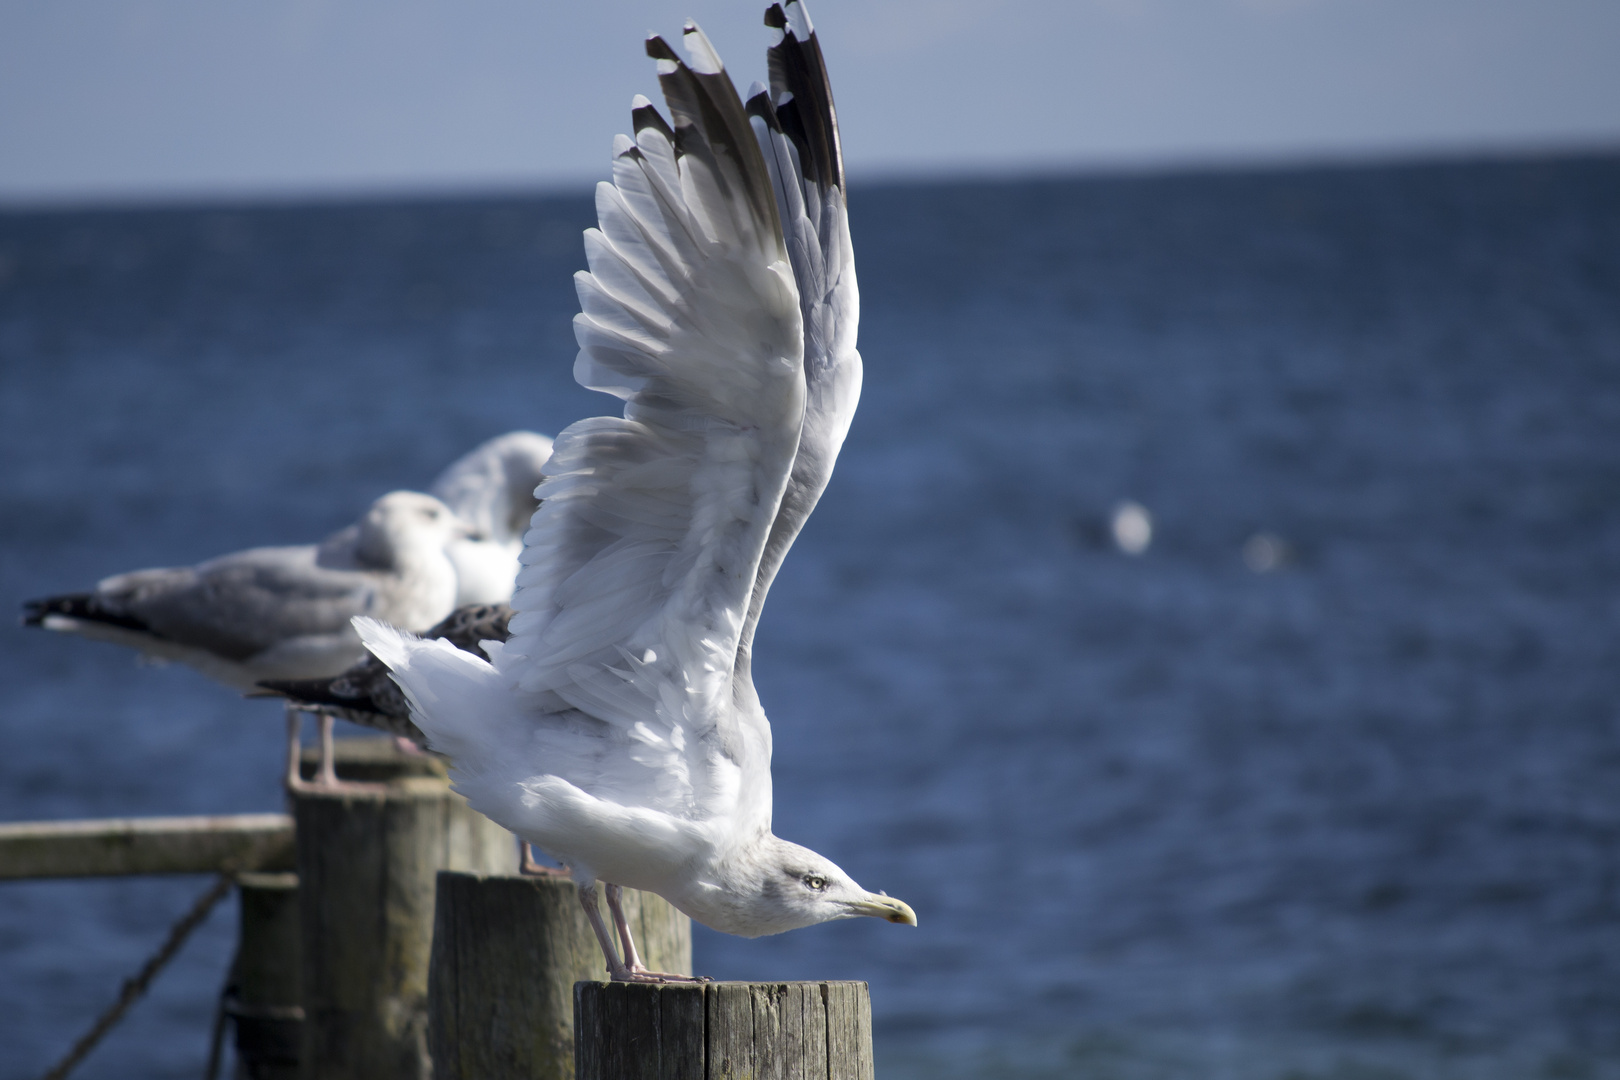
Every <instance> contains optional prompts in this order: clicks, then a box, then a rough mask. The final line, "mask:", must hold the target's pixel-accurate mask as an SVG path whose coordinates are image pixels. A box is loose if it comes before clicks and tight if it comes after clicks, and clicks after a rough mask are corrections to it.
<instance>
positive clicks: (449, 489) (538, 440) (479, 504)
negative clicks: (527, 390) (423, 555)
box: [428, 431, 551, 607]
mask: <svg viewBox="0 0 1620 1080" xmlns="http://www.w3.org/2000/svg"><path fill="white" fill-rule="evenodd" d="M549 457H551V439H549V438H547V437H546V436H544V435H537V434H535V433H534V432H532V431H510V432H507V433H506V434H505V435H500V436H497V437H496V438H493V439H491V440H489V441H488V442H486V443H484V444H483V445H481V446H478V447H475V448H474V449H473V450H471V451H469V452H468V453H467V454H465V455H464V456H462V457H461V458H459V459H458V460H457V461H456V462H455V463H454V464H452V465H451V466H450V467H449V468H448V469H446V470H444V472H442V473H440V474H439V478H438V479H437V480H435V481H433V484H432V485H431V486H430V487H429V488H428V493H429V494H431V495H434V496H437V497H438V499H439V501H440V502H443V503H444V504H445V505H446V506H448V507H449V508H450V509H452V510H454V511H455V512H456V516H457V517H459V518H461V520H463V521H465V522H466V523H467V524H469V525H470V526H472V528H473V529H474V530H475V533H476V535H474V536H470V537H463V538H460V539H457V540H454V541H452V542H451V543H450V546H449V547H448V549H447V550H448V552H449V554H450V561H451V562H453V563H454V564H455V566H456V579H457V582H458V587H457V590H456V605H457V606H458V607H461V606H465V605H468V604H504V603H506V602H507V601H509V600H511V599H512V587H513V584H514V582H515V581H516V580H517V572H518V555H519V554H520V553H521V552H522V551H523V533H524V530H526V529H527V528H528V527H529V518H530V517H532V516H533V515H534V510H535V507H536V506H537V505H539V504H538V501H537V500H536V499H535V497H534V489H535V487H536V486H537V485H539V483H540V481H541V480H542V479H543V478H544V477H545V473H544V472H543V471H542V470H544V468H545V465H546V459H547V458H549Z"/></svg>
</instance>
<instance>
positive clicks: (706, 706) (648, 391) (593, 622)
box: [497, 25, 805, 805]
mask: <svg viewBox="0 0 1620 1080" xmlns="http://www.w3.org/2000/svg"><path fill="white" fill-rule="evenodd" d="M686 37H687V43H688V47H689V51H690V52H691V53H692V56H693V63H692V65H688V64H685V63H682V62H681V61H680V60H679V59H678V58H676V57H675V55H674V53H673V50H671V49H670V48H669V46H668V45H667V44H666V43H664V42H663V41H662V39H657V38H655V39H652V40H651V41H649V43H648V53H649V55H652V56H653V57H654V58H655V59H657V60H659V61H660V64H659V68H660V76H659V79H660V83H661V85H662V88H663V90H664V93H665V97H666V100H667V102H668V104H669V108H670V115H671V121H669V122H665V121H664V120H663V118H662V117H660V116H659V115H658V114H657V112H656V110H654V109H653V108H652V106H651V105H650V104H647V103H646V102H645V101H644V99H641V100H638V101H637V102H636V103H635V106H634V108H633V112H632V119H633V121H634V123H635V127H636V137H635V140H634V142H633V143H632V142H631V141H630V140H627V139H624V140H621V141H620V142H619V143H618V144H617V145H616V149H617V154H616V157H615V162H614V173H613V175H614V182H613V183H612V184H603V185H600V186H599V187H598V191H597V216H598V226H599V227H598V228H597V229H594V230H591V231H590V232H588V233H587V235H586V245H585V247H586V259H587V264H588V266H589V270H588V271H587V272H582V273H581V274H579V275H577V277H576V284H577V286H578V291H579V296H580V314H579V315H578V316H576V318H575V322H574V327H575V336H576V338H577V340H578V341H579V346H580V354H579V359H578V360H577V361H576V365H575V371H576V377H577V378H578V379H579V381H580V382H581V383H582V384H584V385H586V386H589V387H592V388H594V389H600V390H605V391H607V392H609V393H614V394H616V395H618V396H620V397H622V398H623V399H624V400H625V409H624V416H623V417H622V418H617V417H598V418H595V419H591V420H585V421H581V422H580V423H578V424H575V425H573V426H572V427H570V428H569V429H567V430H566V431H564V432H563V433H562V434H561V435H560V436H558V438H557V441H556V444H555V446H554V449H553V453H552V457H551V460H550V462H549V463H548V465H547V473H548V476H547V479H546V481H545V483H544V484H543V485H542V488H541V490H540V492H539V495H540V498H541V500H542V501H541V510H540V511H539V512H538V513H536V515H535V517H534V521H533V523H532V526H531V528H530V531H529V533H528V535H527V536H526V537H525V549H524V553H523V563H524V567H523V570H522V571H521V572H520V573H519V575H518V588H517V592H516V595H515V596H514V598H513V602H512V606H513V608H514V610H515V612H516V614H515V615H514V617H513V620H512V627H511V628H512V636H511V639H510V640H509V641H508V643H507V645H506V646H505V647H504V648H503V649H502V650H501V652H500V654H499V656H498V658H497V667H498V668H499V671H500V673H501V675H502V676H503V677H506V678H508V679H510V680H511V681H512V682H513V683H514V684H515V686H516V687H517V688H519V689H520V690H521V691H523V692H525V693H527V694H530V695H533V700H534V701H535V702H539V703H542V705H541V707H542V708H544V709H550V710H552V711H562V710H573V711H576V712H577V713H580V714H583V715H584V716H585V717H588V718H590V719H591V720H593V721H595V722H597V723H599V724H602V725H605V727H606V728H607V729H609V730H611V731H614V732H616V733H617V734H616V735H615V736H614V737H616V738H623V739H626V740H628V741H629V743H630V744H631V746H632V748H633V750H634V753H633V754H632V758H633V759H635V760H638V761H641V762H642V763H643V765H644V766H645V767H652V766H653V765H654V764H657V766H658V768H657V770H655V771H659V772H661V773H663V774H666V775H665V778H664V779H662V780H660V781H659V782H658V783H659V785H661V787H660V788H659V789H660V790H661V791H663V793H664V794H663V796H661V798H663V799H669V798H675V795H674V794H672V792H676V791H677V790H678V791H679V798H678V801H679V802H681V803H682V805H690V804H691V801H692V798H693V794H694V791H695V788H696V787H698V786H705V785H708V786H712V785H713V784H715V783H720V782H721V781H720V780H719V779H718V778H713V777H708V776H707V775H706V773H705V767H704V765H703V761H702V757H703V755H704V754H706V753H707V754H712V753H715V752H716V751H715V747H719V748H720V749H719V753H721V754H722V756H732V757H735V756H737V755H739V754H742V753H744V752H746V750H745V748H746V747H748V746H763V747H768V743H769V734H768V729H766V730H765V731H763V732H747V731H741V730H735V725H737V724H738V723H741V722H742V721H740V720H739V719H738V710H737V709H735V707H734V697H735V695H734V693H733V687H732V678H733V672H734V670H735V667H736V651H737V648H738V642H739V639H740V634H741V630H742V626H743V623H744V620H745V618H746V612H747V608H748V603H749V598H750V596H751V594H752V590H753V583H754V580H755V578H756V576H757V573H758V566H759V560H760V557H761V553H762V551H763V549H764V543H765V539H766V536H767V535H768V534H769V530H770V527H771V524H772V522H773V521H774V519H775V516H776V512H777V510H778V508H779V506H780V502H781V498H782V491H783V489H784V488H785V486H786V483H787V476H788V473H789V471H790V469H791V467H792V461H793V455H794V453H795V451H796V450H797V447H798V439H799V431H800V428H801V426H802V423H803V415H804V394H805V388H804V375H803V351H802V350H803V344H802V342H803V321H802V319H803V316H802V314H801V309H800V304H799V296H798V292H797V289H796V286H795V284H794V281H793V276H792V269H791V263H790V261H789V257H788V252H787V247H786V243H785V241H784V238H783V236H782V234H781V225H780V221H779V218H778V216H777V209H776V200H775V198H774V197H773V196H772V195H771V192H770V177H769V173H768V171H767V169H766V166H765V162H764V159H763V158H762V156H761V153H760V148H759V144H758V141H757V140H756V139H755V137H754V135H753V132H752V129H751V126H750V122H749V119H748V117H747V114H746V113H745V111H744V109H743V105H742V102H741V100H740V99H739V98H738V96H737V94H736V91H735V89H733V87H732V85H731V81H730V78H729V77H728V76H727V75H726V74H725V72H724V70H723V69H722V68H720V67H719V65H718V63H717V62H716V60H715V58H714V57H713V54H712V50H711V49H709V48H708V46H707V43H706V42H705V41H704V39H703V38H702V36H701V33H700V32H699V31H697V29H696V28H695V27H693V26H690V25H689V26H688V28H687V31H686ZM761 722H762V721H761ZM706 740H707V746H706ZM767 752H768V751H767ZM671 755H675V756H677V757H680V759H681V760H680V761H679V762H675V761H673V760H672V759H671ZM669 776H674V777H678V778H682V779H681V780H680V782H679V783H676V784H675V785H674V787H673V788H672V787H671V781H670V780H669V779H668V777H669ZM722 786H724V785H723V784H722ZM705 805H707V804H705Z"/></svg>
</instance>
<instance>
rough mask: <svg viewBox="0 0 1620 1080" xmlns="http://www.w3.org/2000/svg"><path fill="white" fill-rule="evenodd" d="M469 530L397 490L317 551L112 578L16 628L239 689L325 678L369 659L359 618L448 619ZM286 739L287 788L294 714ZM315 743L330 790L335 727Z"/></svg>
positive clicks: (254, 553)
mask: <svg viewBox="0 0 1620 1080" xmlns="http://www.w3.org/2000/svg"><path fill="white" fill-rule="evenodd" d="M470 531H471V529H470V527H469V526H468V525H466V524H465V523H464V522H463V521H462V520H461V519H460V518H458V517H457V516H456V515H455V514H454V513H452V512H451V510H450V508H449V507H447V506H445V505H444V503H442V502H440V501H439V500H438V499H435V498H434V497H433V496H431V495H424V494H422V493H421V492H415V491H395V492H392V493H390V494H388V495H384V496H383V497H382V498H380V499H378V500H377V501H376V502H374V503H372V504H371V508H370V509H369V510H367V511H366V513H365V516H364V517H362V518H361V519H360V520H359V521H358V522H356V523H355V524H354V525H352V526H349V527H348V528H345V529H343V530H340V531H339V532H337V533H335V534H334V535H333V536H332V537H330V538H329V539H328V540H326V541H325V542H324V543H321V544H306V545H302V546H298V547H263V548H251V549H249V550H247V551H238V552H235V553H233V554H230V555H221V556H219V557H218V558H215V559H210V560H208V561H207V562H203V563H198V564H197V565H196V566H185V567H174V568H163V569H152V570H135V571H132V572H130V573H127V574H118V575H116V576H115V577H110V578H107V579H105V580H103V581H102V582H100V583H99V584H98V585H97V586H96V587H95V589H94V590H93V591H91V592H83V593H69V594H66V595H63V596H51V597H46V598H45V599H42V600H31V601H29V602H28V603H27V604H26V605H24V618H23V622H24V623H25V624H26V625H28V626H40V627H43V628H44V629H46V630H57V631H62V632H66V633H73V634H78V635H80V636H81V637H87V638H93V639H96V640H100V641H111V642H115V643H117V644H119V645H128V646H130V647H132V648H135V649H139V650H140V651H141V652H142V653H143V654H145V655H146V656H148V657H152V658H155V659H159V660H178V661H180V662H181V663H183V664H186V665H188V666H190V667H192V668H195V669H196V670H198V671H200V672H202V673H203V674H204V675H207V676H209V677H210V678H213V679H215V680H217V681H219V682H222V683H224V684H225V685H226V686H230V687H233V688H235V689H238V690H244V691H251V690H254V689H256V688H257V686H258V683H259V682H260V681H261V680H264V679H314V678H321V677H326V678H330V677H332V676H334V675H337V674H339V673H341V672H342V671H343V670H344V669H345V668H347V667H348V666H349V665H350V664H353V663H355V662H356V661H357V660H360V659H361V658H362V657H363V656H364V650H363V649H362V648H361V645H360V639H359V637H358V636H356V634H355V632H354V628H353V626H352V625H351V622H350V620H351V619H353V618H354V617H355V616H357V615H367V616H370V617H372V618H376V619H381V620H383V621H384V622H387V623H390V624H393V625H395V626H400V627H404V628H406V629H411V630H426V629H428V628H429V627H431V626H432V625H433V624H434V623H436V622H438V621H439V620H440V619H443V618H444V617H445V615H447V614H449V612H450V611H451V609H452V608H453V607H454V606H455V599H456V587H457V586H456V570H455V567H454V566H453V565H452V564H451V562H450V559H449V557H448V555H446V553H445V546H446V545H447V544H448V543H449V542H450V541H452V540H454V539H456V538H458V537H463V536H466V535H468V534H469V533H470ZM289 740H290V746H289V762H288V770H289V775H288V781H289V783H290V784H292V785H293V786H298V785H299V783H301V781H299V779H298V772H297V766H298V762H297V743H298V730H297V714H296V713H292V714H290V716H289ZM322 745H323V750H325V751H327V753H326V754H325V756H324V759H323V761H322V770H321V774H320V781H319V782H320V783H322V784H323V785H326V786H330V785H332V784H334V783H335V781H336V778H335V776H334V775H333V772H332V761H331V757H330V753H329V750H330V745H331V732H330V721H327V723H326V725H325V727H324V728H323V732H322Z"/></svg>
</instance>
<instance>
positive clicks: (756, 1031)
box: [574, 982, 872, 1080]
mask: <svg viewBox="0 0 1620 1080" xmlns="http://www.w3.org/2000/svg"><path fill="white" fill-rule="evenodd" d="M574 1002H575V1021H574V1022H575V1025H576V1026H575V1044H576V1047H577V1061H578V1066H579V1071H578V1074H577V1075H578V1080H623V1078H641V1077H648V1078H656V1080H745V1078H746V1080H872V1002H871V996H870V994H869V992H868V990H867V986H866V984H865V983H863V982H788V983H704V984H701V985H697V986H651V985H646V984H630V983H597V982H581V983H579V984H577V985H576V986H575V987H574Z"/></svg>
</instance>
